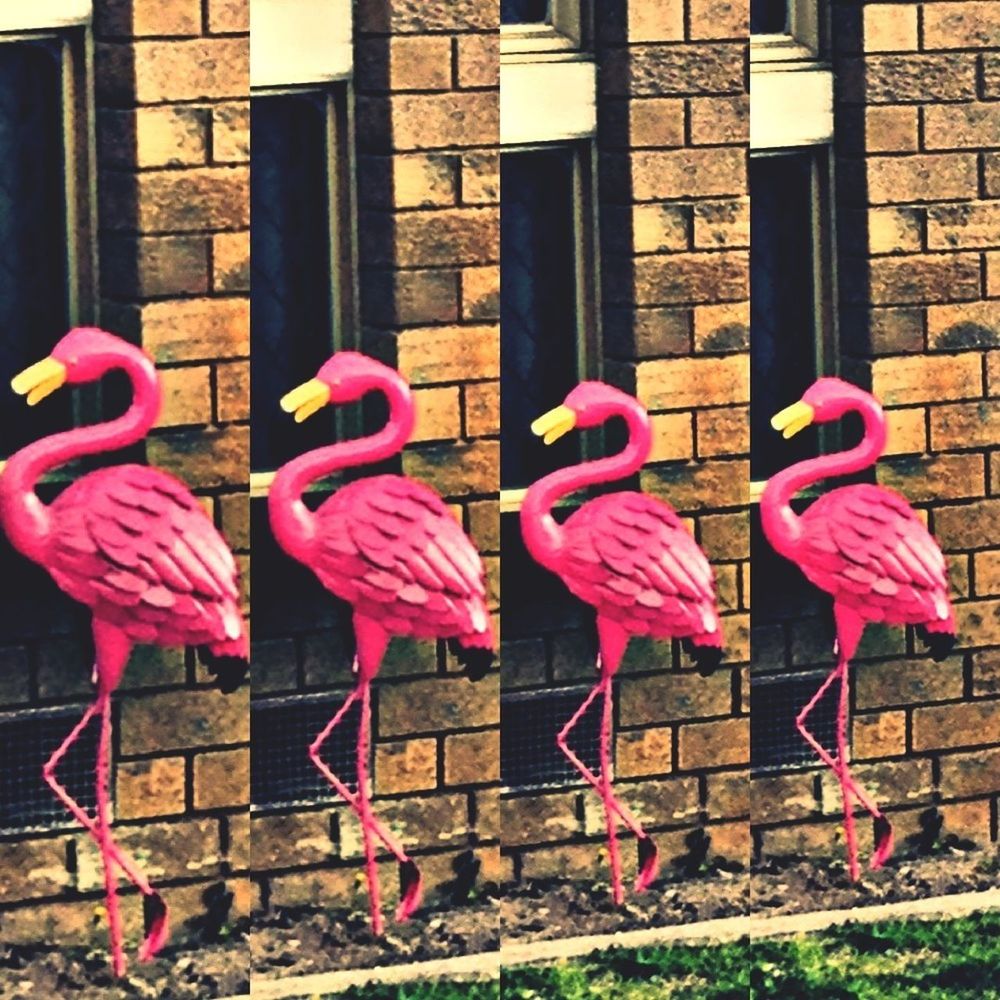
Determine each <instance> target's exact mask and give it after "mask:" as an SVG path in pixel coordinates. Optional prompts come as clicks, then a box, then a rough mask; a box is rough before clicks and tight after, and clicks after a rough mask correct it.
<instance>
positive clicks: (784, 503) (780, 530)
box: [760, 396, 886, 557]
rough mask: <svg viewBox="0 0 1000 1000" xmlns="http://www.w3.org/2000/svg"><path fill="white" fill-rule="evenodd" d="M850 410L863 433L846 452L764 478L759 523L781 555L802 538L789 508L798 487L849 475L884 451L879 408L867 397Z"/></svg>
mask: <svg viewBox="0 0 1000 1000" xmlns="http://www.w3.org/2000/svg"><path fill="white" fill-rule="evenodd" d="M850 411H853V412H855V413H860V414H861V419H862V421H863V422H864V431H865V432H864V436H863V437H862V439H861V443H860V444H858V445H856V446H855V447H853V448H849V449H848V450H847V451H841V452H835V453H834V454H832V455H820V456H819V457H817V458H809V459H806V460H805V461H804V462H797V463H796V464H795V465H792V466H789V467H788V468H787V469H784V470H783V471H781V472H779V473H777V474H776V475H774V476H772V477H771V478H770V479H769V480H768V481H767V486H766V487H765V488H764V493H763V495H762V496H761V499H760V516H761V526H762V527H763V529H764V534H765V535H766V536H767V539H768V541H769V542H770V543H771V544H772V545H773V546H774V547H775V549H777V550H778V552H780V553H781V554H782V555H784V556H789V557H790V555H791V553H793V552H794V551H795V548H796V547H797V545H798V544H799V541H800V540H801V538H802V523H801V518H800V517H799V516H798V515H797V514H796V513H795V512H794V511H793V510H792V507H791V501H792V498H793V497H794V496H795V494H796V493H798V492H799V491H800V490H804V489H806V488H807V487H809V486H812V485H814V484H815V483H818V482H819V481H820V480H821V479H829V478H831V477H833V476H849V475H852V474H853V473H856V472H861V471H862V469H867V468H869V467H870V466H872V465H874V464H875V462H877V461H878V459H879V458H880V457H881V455H882V452H883V451H885V444H886V426H885V415H884V414H883V412H882V407H881V406H879V405H878V403H877V402H875V400H874V399H872V398H871V397H870V396H867V397H865V398H864V399H858V400H856V401H854V404H853V405H852V406H851V407H850Z"/></svg>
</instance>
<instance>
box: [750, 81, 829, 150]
mask: <svg viewBox="0 0 1000 1000" xmlns="http://www.w3.org/2000/svg"><path fill="white" fill-rule="evenodd" d="M832 141H833V72H832V71H831V70H830V69H829V68H828V67H827V66H825V65H824V64H822V63H781V64H778V63H764V64H760V63H756V64H751V71H750V148H751V149H789V148H793V147H795V146H817V145H823V144H825V143H829V142H832Z"/></svg>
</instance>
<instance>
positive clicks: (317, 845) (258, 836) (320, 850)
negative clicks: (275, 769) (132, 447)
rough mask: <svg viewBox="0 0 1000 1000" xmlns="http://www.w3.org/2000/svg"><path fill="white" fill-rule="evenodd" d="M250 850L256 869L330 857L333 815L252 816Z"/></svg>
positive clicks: (284, 866)
mask: <svg viewBox="0 0 1000 1000" xmlns="http://www.w3.org/2000/svg"><path fill="white" fill-rule="evenodd" d="M250 852H251V859H252V865H253V867H254V869H255V870H257V871H267V870H268V869H269V868H289V867H293V866H297V865H309V864H318V863H321V862H324V861H330V860H332V858H333V842H332V841H331V839H330V816H329V814H328V813H326V812H307V813H289V814H288V815H284V816H282V815H276V816H252V817H251V823H250Z"/></svg>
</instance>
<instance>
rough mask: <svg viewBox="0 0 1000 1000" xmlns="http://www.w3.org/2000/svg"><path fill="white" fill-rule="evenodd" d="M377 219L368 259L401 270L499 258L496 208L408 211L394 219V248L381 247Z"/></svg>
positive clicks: (366, 252)
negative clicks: (392, 265)
mask: <svg viewBox="0 0 1000 1000" xmlns="http://www.w3.org/2000/svg"><path fill="white" fill-rule="evenodd" d="M388 221H389V219H384V220H377V221H376V223H375V224H374V226H373V228H372V231H371V233H370V234H369V236H368V240H367V243H366V240H365V237H364V235H363V236H362V241H361V242H362V250H363V253H364V256H365V258H366V259H367V260H368V261H370V262H371V263H375V264H394V265H396V266H398V267H435V266H446V267H458V266H461V265H465V264H493V263H496V262H497V260H498V259H499V247H500V242H499V241H500V218H499V212H498V211H497V209H496V208H454V209H439V210H435V211H425V212H406V213H403V214H401V215H398V216H395V220H394V222H393V224H392V238H393V243H392V245H391V246H385V247H383V246H381V234H380V232H379V229H380V227H381V226H382V225H384V224H386V223H388Z"/></svg>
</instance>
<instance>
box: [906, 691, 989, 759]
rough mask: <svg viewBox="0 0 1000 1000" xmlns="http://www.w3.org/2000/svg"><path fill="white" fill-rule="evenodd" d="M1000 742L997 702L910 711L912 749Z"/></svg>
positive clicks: (940, 706) (980, 702) (936, 706)
mask: <svg viewBox="0 0 1000 1000" xmlns="http://www.w3.org/2000/svg"><path fill="white" fill-rule="evenodd" d="M991 743H1000V701H996V700H994V701H974V702H965V703H964V704H960V705H932V706H929V707H926V708H915V709H914V710H913V749H914V750H937V749H942V748H950V747H962V746H988V745H989V744H991Z"/></svg>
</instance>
